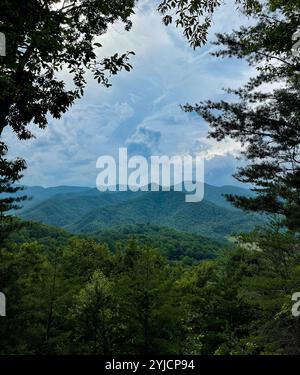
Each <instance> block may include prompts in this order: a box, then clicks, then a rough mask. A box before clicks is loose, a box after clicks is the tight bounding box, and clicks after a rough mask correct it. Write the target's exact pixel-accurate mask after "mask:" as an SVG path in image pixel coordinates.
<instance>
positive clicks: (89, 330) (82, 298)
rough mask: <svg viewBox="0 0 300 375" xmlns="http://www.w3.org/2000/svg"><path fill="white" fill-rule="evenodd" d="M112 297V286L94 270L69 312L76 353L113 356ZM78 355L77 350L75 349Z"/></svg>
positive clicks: (113, 300) (113, 303) (99, 272)
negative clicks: (71, 319) (71, 318)
mask: <svg viewBox="0 0 300 375" xmlns="http://www.w3.org/2000/svg"><path fill="white" fill-rule="evenodd" d="M114 307H115V297H114V295H113V291H112V284H111V282H110V281H109V280H108V279H107V278H106V277H105V275H104V274H103V273H102V272H101V271H99V270H97V271H95V272H94V273H93V275H92V278H91V280H90V282H88V283H87V284H86V285H85V287H84V288H83V289H82V290H81V291H80V293H79V296H78V298H77V300H76V303H75V306H74V307H73V309H72V315H73V322H74V325H73V327H74V328H73V329H74V333H73V335H74V339H73V340H74V342H75V343H76V346H78V345H79V352H81V353H93V354H112V353H113V352H114V350H113V338H114V330H115V326H114V321H113V317H114ZM77 351H78V349H77Z"/></svg>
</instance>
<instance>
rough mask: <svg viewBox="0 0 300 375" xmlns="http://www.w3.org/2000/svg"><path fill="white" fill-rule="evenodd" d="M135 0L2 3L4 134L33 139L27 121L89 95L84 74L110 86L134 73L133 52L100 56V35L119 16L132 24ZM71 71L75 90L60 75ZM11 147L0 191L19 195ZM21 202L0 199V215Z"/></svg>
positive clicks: (44, 118)
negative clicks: (9, 131) (125, 74)
mask: <svg viewBox="0 0 300 375" xmlns="http://www.w3.org/2000/svg"><path fill="white" fill-rule="evenodd" d="M134 5H135V0H65V1H63V2H61V1H58V0H29V1H26V2H24V1H21V0H11V1H2V2H1V3H0V32H2V33H3V34H4V35H5V37H6V50H7V53H6V56H4V57H0V136H1V135H2V132H3V129H4V128H5V127H7V126H9V127H10V128H11V129H12V130H13V131H14V133H15V134H16V135H17V137H18V138H19V139H21V140H25V139H29V138H32V137H33V136H34V135H33V134H32V133H31V132H30V131H29V129H28V125H29V124H30V123H34V124H35V125H37V126H38V127H39V128H45V127H46V125H47V122H48V118H49V116H52V117H54V118H56V119H58V118H60V117H61V115H62V114H63V113H65V112H66V111H67V110H68V109H69V108H70V106H71V105H72V104H73V103H74V101H75V100H76V99H78V98H80V97H81V96H82V95H83V93H84V88H85V85H86V80H85V73H86V71H88V70H89V71H91V72H92V73H93V75H94V78H95V79H96V80H97V81H98V82H99V83H100V84H102V85H104V86H106V87H109V86H110V85H111V84H110V83H109V78H108V77H107V74H109V75H114V74H117V73H118V72H119V71H120V70H122V69H125V70H127V71H130V69H131V68H132V66H131V65H130V64H129V61H128V60H129V55H130V54H132V53H133V52H126V53H124V54H122V55H119V54H118V53H116V54H115V55H114V56H111V57H105V58H103V59H102V60H101V61H99V60H98V59H97V55H96V49H97V48H99V47H101V44H99V43H98V42H97V41H96V38H97V37H99V36H101V35H103V34H104V33H106V32H107V29H108V27H109V25H110V24H113V23H115V22H116V21H118V20H120V21H122V22H123V23H124V24H125V29H126V30H129V29H130V27H131V21H130V19H129V18H130V16H131V15H132V13H133V7H134ZM63 69H64V70H66V71H67V72H68V73H69V75H70V76H71V78H72V81H73V88H70V89H68V88H66V83H65V82H64V81H63V80H62V79H59V78H58V73H59V72H60V71H62V70H63ZM6 153H7V146H6V145H5V143H4V142H3V141H2V140H1V143H0V176H1V181H0V193H14V192H16V188H15V187H12V185H13V184H14V183H16V182H17V181H19V180H20V178H21V177H22V174H21V173H22V171H23V170H24V169H25V167H26V164H25V161H24V160H22V159H17V160H14V161H8V160H7V159H5V155H6ZM17 202H18V200H15V199H13V198H10V200H9V201H7V200H3V199H1V200H0V211H1V217H2V216H3V214H4V213H5V212H7V211H8V210H10V209H11V208H16V204H15V203H17Z"/></svg>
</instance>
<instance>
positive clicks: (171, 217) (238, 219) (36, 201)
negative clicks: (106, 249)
mask: <svg viewBox="0 0 300 375" xmlns="http://www.w3.org/2000/svg"><path fill="white" fill-rule="evenodd" d="M24 193H25V194H27V195H28V196H32V197H33V199H32V200H29V201H27V202H25V204H24V207H23V208H22V209H21V210H19V211H16V215H18V216H20V217H22V218H24V219H26V220H33V221H38V222H42V223H45V224H48V225H54V226H59V227H62V228H64V229H66V230H68V231H69V232H71V233H76V234H91V235H95V236H99V235H100V234H101V233H103V231H105V230H110V229H115V228H121V227H123V226H126V225H143V224H147V225H157V226H163V227H168V228H173V229H176V230H178V231H184V232H190V233H197V234H200V235H202V236H206V237H213V238H216V239H221V238H225V237H227V236H229V235H232V234H234V233H238V232H245V231H249V230H251V229H253V228H254V226H255V225H261V224H262V223H263V222H264V220H263V219H262V218H261V217H260V216H258V215H254V214H246V213H244V212H242V211H240V210H237V209H236V208H234V207H232V206H231V205H230V203H228V202H227V201H226V199H225V197H224V194H237V195H245V196H250V195H252V194H253V193H252V192H251V191H249V190H246V189H242V188H239V187H235V186H223V187H216V186H212V185H208V184H205V193H204V200H203V201H202V202H199V203H186V202H185V199H184V192H175V191H170V192H165V191H158V192H151V191H148V192H142V191H139V192H136V193H135V192H131V191H127V192H118V191H117V192H99V191H98V190H97V189H95V188H85V187H72V186H58V187H52V188H42V187H39V186H35V187H26V190H25V191H24Z"/></svg>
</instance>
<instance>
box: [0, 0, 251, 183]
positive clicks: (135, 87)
mask: <svg viewBox="0 0 300 375" xmlns="http://www.w3.org/2000/svg"><path fill="white" fill-rule="evenodd" d="M154 3H155V1H154V0H141V1H140V3H139V5H138V8H137V9H136V14H135V16H134V17H133V28H132V30H131V31H130V32H129V33H128V32H126V31H124V29H123V28H122V27H121V25H118V24H116V25H113V26H112V27H111V28H110V30H109V32H108V33H107V34H106V35H104V36H103V37H102V38H100V39H99V41H100V42H101V43H102V44H103V46H104V47H103V48H101V49H99V57H100V58H101V57H103V56H107V55H110V54H113V53H115V52H125V51H130V50H133V51H135V53H136V56H134V57H133V58H132V60H131V63H132V65H133V66H134V70H133V71H132V72H130V73H127V72H122V73H121V74H119V75H118V76H117V77H113V79H112V83H113V86H112V87H111V88H109V89H105V88H103V87H102V86H99V85H97V83H96V82H95V81H93V79H92V77H91V76H89V75H88V85H87V89H86V92H85V96H84V97H83V98H82V99H80V100H79V101H77V102H76V104H75V105H74V106H73V107H72V108H71V110H70V111H69V112H68V113H66V114H65V115H64V116H63V117H62V119H60V120H59V121H57V120H53V119H49V125H48V128H47V129H46V130H39V129H35V128H34V127H32V129H33V132H34V133H35V134H36V139H34V140H30V141H19V140H17V139H16V137H15V136H14V135H13V134H12V133H11V132H10V131H9V130H6V131H5V133H4V135H3V136H4V139H5V140H6V141H7V142H8V144H9V146H10V149H11V150H12V151H11V153H10V155H11V156H19V155H20V156H22V157H24V158H25V159H26V160H27V163H28V169H27V171H26V173H25V177H24V179H23V183H25V184H27V185H42V186H56V185H81V186H95V180H96V176H97V173H98V171H97V170H96V167H95V165H96V160H97V158H98V157H99V156H101V155H106V154H108V155H112V156H116V155H117V152H118V148H119V147H128V150H129V151H130V152H131V153H132V154H143V155H145V156H148V155H151V154H152V155H153V154H154V155H170V156H171V155H181V154H186V153H190V154H197V153H199V152H201V153H202V154H203V155H204V157H205V176H206V182H208V183H211V184H214V185H224V184H232V183H234V179H233V178H232V177H231V174H232V173H233V172H234V170H235V167H236V165H237V161H236V159H235V157H236V156H237V155H238V154H239V151H240V145H239V144H237V143H235V142H233V141H231V140H226V141H224V142H222V143H217V142H215V141H213V140H211V139H207V138H206V135H207V130H208V127H207V125H206V124H205V123H204V122H203V120H201V118H200V117H199V116H197V115H195V114H186V113H184V112H182V110H181V109H180V107H179V105H180V104H185V103H187V102H189V103H192V104H193V103H196V102H199V101H200V100H205V99H221V98H226V94H225V93H224V92H223V91H222V88H223V87H239V86H240V85H241V84H243V83H244V82H246V81H247V79H248V78H249V76H250V75H251V73H252V71H251V70H250V68H249V67H248V66H247V65H246V63H245V62H243V61H240V60H232V59H231V60H229V59H225V60H222V59H217V58H215V57H213V56H211V55H210V54H209V52H210V51H211V49H212V48H213V47H212V46H211V45H207V46H205V47H203V48H201V49H198V50H196V51H194V50H192V49H191V48H190V47H189V46H188V43H187V41H186V40H185V39H184V38H183V37H182V35H181V31H180V30H178V29H176V28H175V27H173V26H172V27H168V28H166V27H165V26H164V25H163V24H162V21H161V17H160V15H159V14H158V13H157V12H156V11H155V6H154ZM228 3H229V4H228V5H227V6H225V7H223V8H222V10H221V11H219V12H218V13H217V14H216V16H215V19H214V26H213V28H212V31H211V33H210V38H209V39H210V40H213V38H214V33H215V32H222V31H230V30H231V29H232V28H236V27H238V26H239V25H240V24H242V23H245V22H246V21H247V20H245V19H244V18H243V17H242V16H241V15H240V14H238V13H237V12H234V11H233V7H232V5H231V1H229V2H228ZM64 79H65V80H66V81H67V82H69V77H68V76H67V75H66V74H64Z"/></svg>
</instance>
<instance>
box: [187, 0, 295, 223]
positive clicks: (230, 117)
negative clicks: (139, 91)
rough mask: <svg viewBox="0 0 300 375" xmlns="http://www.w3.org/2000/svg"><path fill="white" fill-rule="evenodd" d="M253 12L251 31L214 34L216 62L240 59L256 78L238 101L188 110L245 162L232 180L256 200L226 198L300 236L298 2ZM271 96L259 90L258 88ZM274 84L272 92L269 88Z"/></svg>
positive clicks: (203, 104)
mask: <svg viewBox="0 0 300 375" xmlns="http://www.w3.org/2000/svg"><path fill="white" fill-rule="evenodd" d="M259 3H260V6H259V7H257V8H256V9H255V10H253V11H252V12H251V15H252V16H253V18H254V20H255V22H256V23H255V24H254V25H252V26H249V27H242V28H241V29H240V30H237V31H233V32H232V33H231V34H229V35H228V34H218V35H217V42H216V44H217V45H219V46H222V47H223V49H221V50H220V51H217V52H215V53H214V55H216V56H220V57H230V58H232V57H236V58H245V59H246V60H247V61H248V62H249V64H250V65H254V66H256V68H257V71H258V74H257V76H256V77H253V78H251V79H250V80H249V82H248V83H247V84H246V85H245V86H244V87H242V88H241V89H238V90H228V93H230V94H233V95H235V96H237V98H238V101H237V102H234V101H220V102H213V101H210V100H207V101H205V102H201V103H199V104H196V105H189V104H187V105H186V106H184V109H185V110H186V111H195V112H197V113H198V114H199V115H200V116H202V117H203V118H204V120H205V121H207V122H208V124H209V125H210V126H211V131H210V132H209V136H210V137H213V138H215V139H216V140H218V141H221V140H223V139H224V138H226V137H230V138H232V139H235V140H238V141H240V142H241V143H242V145H243V146H244V148H243V155H244V156H245V158H246V159H247V160H248V161H249V162H250V164H249V165H247V166H246V167H244V168H240V169H239V170H238V172H237V173H236V174H235V177H236V178H237V179H238V180H239V181H241V182H244V183H250V184H252V186H253V190H254V191H255V192H256V193H257V194H256V196H255V197H251V198H246V197H238V196H229V197H228V199H229V200H230V201H231V202H233V203H234V204H235V205H236V206H237V207H240V208H244V209H247V210H254V211H263V212H267V213H272V214H279V215H282V216H283V217H285V224H286V225H287V226H288V228H290V229H293V230H299V228H300V214H299V213H300V155H299V152H300V149H299V141H300V91H299V88H300V81H299V77H300V76H299V71H300V60H299V59H300V56H299V55H297V54H295V53H294V52H293V44H294V43H295V41H294V40H293V35H294V34H295V32H296V31H297V27H298V25H299V23H300V15H299V12H298V10H299V1H298V0H291V1H280V0H277V1H272V0H270V1H260V2H259ZM264 84H267V85H268V87H269V89H268V90H264V89H263V87H262V85H264ZM274 84H277V85H274Z"/></svg>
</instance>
